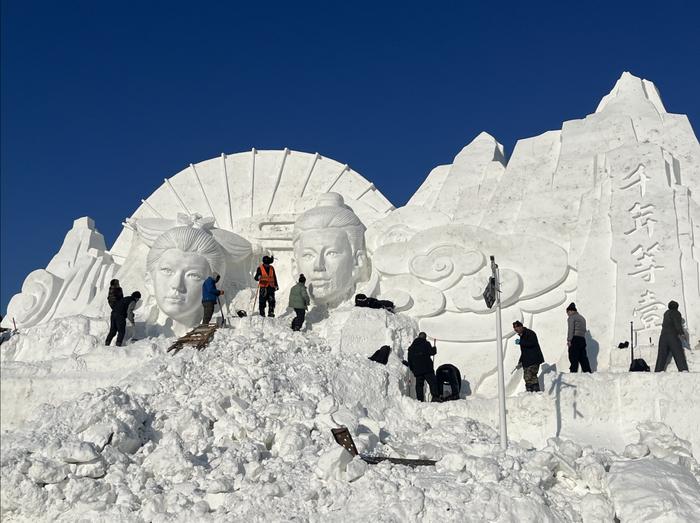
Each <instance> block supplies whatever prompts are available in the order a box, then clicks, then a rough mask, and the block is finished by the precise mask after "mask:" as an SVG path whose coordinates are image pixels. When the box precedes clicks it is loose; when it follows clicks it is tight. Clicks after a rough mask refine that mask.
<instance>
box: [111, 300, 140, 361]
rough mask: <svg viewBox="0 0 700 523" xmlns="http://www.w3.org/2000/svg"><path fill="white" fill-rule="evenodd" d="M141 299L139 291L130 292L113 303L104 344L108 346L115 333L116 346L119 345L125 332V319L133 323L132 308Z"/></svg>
mask: <svg viewBox="0 0 700 523" xmlns="http://www.w3.org/2000/svg"><path fill="white" fill-rule="evenodd" d="M140 299H141V293H140V292H139V291H136V292H132V293H131V296H127V297H126V298H122V299H121V300H119V301H118V302H117V303H115V304H114V308H113V309H112V314H111V315H110V322H109V334H107V339H106V340H105V345H107V346H109V344H110V343H112V338H114V335H115V334H116V335H117V347H121V346H122V343H123V341H124V335H125V334H126V320H127V319H128V320H129V321H130V322H131V324H132V325H134V309H135V308H136V305H137V304H138V301H139V300H140Z"/></svg>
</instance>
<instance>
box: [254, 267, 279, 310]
mask: <svg viewBox="0 0 700 523" xmlns="http://www.w3.org/2000/svg"><path fill="white" fill-rule="evenodd" d="M273 261H274V258H272V257H270V256H263V258H262V265H260V266H259V267H258V270H257V271H255V281H256V282H258V293H259V301H258V306H259V309H260V316H265V307H266V306H267V315H268V316H269V317H270V318H274V317H275V291H277V290H279V285H277V274H276V273H275V268H274V267H273V266H272V262H273Z"/></svg>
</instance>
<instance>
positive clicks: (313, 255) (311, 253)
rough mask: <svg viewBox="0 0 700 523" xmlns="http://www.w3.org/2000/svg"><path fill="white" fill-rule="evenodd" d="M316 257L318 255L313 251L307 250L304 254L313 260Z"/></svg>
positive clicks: (307, 258) (306, 257)
mask: <svg viewBox="0 0 700 523" xmlns="http://www.w3.org/2000/svg"><path fill="white" fill-rule="evenodd" d="M315 257H316V255H315V254H314V253H313V252H305V253H304V255H303V258H304V259H305V260H313V259H314V258H315Z"/></svg>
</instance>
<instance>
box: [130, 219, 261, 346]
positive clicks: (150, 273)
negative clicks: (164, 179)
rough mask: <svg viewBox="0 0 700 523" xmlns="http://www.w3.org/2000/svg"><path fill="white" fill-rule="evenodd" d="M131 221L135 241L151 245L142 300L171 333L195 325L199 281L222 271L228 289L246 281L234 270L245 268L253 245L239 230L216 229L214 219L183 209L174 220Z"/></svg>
mask: <svg viewBox="0 0 700 523" xmlns="http://www.w3.org/2000/svg"><path fill="white" fill-rule="evenodd" d="M131 223H132V224H133V226H134V227H135V228H136V231H137V237H138V239H139V240H140V241H141V242H143V243H144V244H145V245H147V246H149V250H148V253H147V255H146V260H145V274H144V278H143V283H144V284H145V289H146V304H147V307H149V306H150V309H151V310H152V311H153V309H155V308H157V311H156V313H158V312H159V313H162V314H158V318H153V312H151V314H150V317H151V318H150V319H151V321H153V320H154V319H155V323H157V324H162V325H167V326H168V327H169V328H171V329H172V330H173V332H175V333H179V332H183V331H185V330H187V329H189V328H191V327H193V326H194V325H196V324H197V323H199V321H201V316H202V305H201V301H202V284H203V282H204V280H205V279H206V278H207V277H209V276H210V275H211V274H213V273H217V274H219V275H221V278H222V281H225V282H227V283H228V286H229V288H233V287H236V286H238V287H239V288H241V287H243V286H244V285H245V283H244V282H242V281H241V277H240V274H238V275H237V274H236V273H237V272H238V273H243V274H244V273H246V272H247V269H248V268H249V265H250V258H251V254H252V247H251V244H250V242H248V241H247V240H245V239H244V238H242V237H240V236H238V235H237V234H234V233H231V232H228V231H222V230H220V229H216V228H214V220H213V218H202V216H201V215H199V214H195V215H192V216H189V215H185V214H182V213H181V214H179V215H178V217H177V219H176V220H174V221H173V220H164V219H141V220H133V221H132V222H131ZM127 267H128V265H126V266H125V268H127ZM126 275H127V278H126V279H127V281H129V283H130V284H131V285H132V286H134V285H135V281H134V279H129V278H128V272H126ZM154 302H155V305H154Z"/></svg>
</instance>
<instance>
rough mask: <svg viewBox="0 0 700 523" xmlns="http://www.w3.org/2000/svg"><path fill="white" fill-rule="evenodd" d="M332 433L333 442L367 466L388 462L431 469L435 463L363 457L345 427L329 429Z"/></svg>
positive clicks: (384, 457)
mask: <svg viewBox="0 0 700 523" xmlns="http://www.w3.org/2000/svg"><path fill="white" fill-rule="evenodd" d="M331 432H332V433H333V438H334V439H335V442H336V443H337V444H338V445H340V446H341V447H343V448H344V449H345V450H347V451H348V452H349V453H350V454H351V455H352V456H353V457H354V456H358V455H359V456H360V458H361V459H362V461H364V462H365V463H367V464H369V465H377V464H378V463H381V462H382V461H388V462H389V463H395V464H396V465H408V466H409V467H432V466H434V465H435V463H436V462H435V461H433V460H432V459H407V458H390V457H388V456H365V455H362V454H360V453H359V452H357V447H356V446H355V442H354V441H353V440H352V435H351V434H350V431H349V430H348V428H347V427H339V428H337V429H331Z"/></svg>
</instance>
